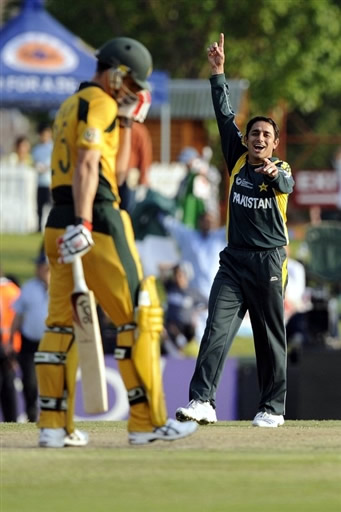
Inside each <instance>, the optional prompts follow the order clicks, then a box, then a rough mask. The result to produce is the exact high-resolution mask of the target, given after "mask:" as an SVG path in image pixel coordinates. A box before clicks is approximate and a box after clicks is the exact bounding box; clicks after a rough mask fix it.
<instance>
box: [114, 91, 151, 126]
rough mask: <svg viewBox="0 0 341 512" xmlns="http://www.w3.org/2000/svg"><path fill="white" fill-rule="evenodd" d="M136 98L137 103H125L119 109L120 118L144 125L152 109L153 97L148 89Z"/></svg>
mask: <svg viewBox="0 0 341 512" xmlns="http://www.w3.org/2000/svg"><path fill="white" fill-rule="evenodd" d="M136 96H137V98H136V100H135V101H133V102H131V103H129V104H126V103H124V104H122V105H120V106H119V107H118V117H120V118H125V119H131V120H132V121H137V122H138V123H143V122H144V120H145V119H146V117H147V114H148V111H149V109H150V105H151V103H152V97H151V94H150V92H149V91H148V90H147V89H143V90H142V91H139V92H138V93H137V94H136Z"/></svg>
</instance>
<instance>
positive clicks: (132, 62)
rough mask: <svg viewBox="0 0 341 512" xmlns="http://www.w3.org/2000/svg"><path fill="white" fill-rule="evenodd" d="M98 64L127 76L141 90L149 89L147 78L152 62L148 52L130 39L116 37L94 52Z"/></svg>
mask: <svg viewBox="0 0 341 512" xmlns="http://www.w3.org/2000/svg"><path fill="white" fill-rule="evenodd" d="M96 57H97V59H98V61H99V62H101V63H102V64H105V65H107V66H109V67H112V68H117V69H120V70H121V71H123V75H124V74H129V75H130V76H131V77H132V78H133V80H134V82H135V83H136V84H137V85H139V86H140V87H141V89H149V85H148V82H147V78H148V77H149V75H150V74H151V72H152V69H153V61H152V56H151V54H150V53H149V50H147V48H146V47H145V46H144V45H143V44H141V43H140V42H139V41H136V40H135V39H131V38H130V37H116V38H114V39H111V40H110V41H108V42H106V43H105V44H104V45H103V46H101V48H99V50H98V51H97V52H96Z"/></svg>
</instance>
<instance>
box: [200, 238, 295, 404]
mask: <svg viewBox="0 0 341 512" xmlns="http://www.w3.org/2000/svg"><path fill="white" fill-rule="evenodd" d="M286 283H287V256H286V252H285V249H284V248H283V247H280V248H275V249H273V250H267V251H247V250H239V249H232V248H229V247H226V248H225V249H224V250H223V251H222V252H221V253H220V267H219V270H218V272H217V275H216V277H215V279H214V281H213V285H212V289H211V293H210V299H209V309H208V318H207V323H206V328H205V331H204V335H203V338H202V341H201V345H200V350H199V354H198V358H197V362H196V368H195V371H194V375H193V377H192V380H191V383H190V400H192V399H195V400H203V401H210V402H211V404H212V405H213V407H215V396H216V390H217V387H218V384H219V380H220V377H221V374H222V371H223V368H224V363H225V360H226V357H227V353H228V350H229V348H230V346H231V344H232V341H233V339H234V337H235V335H236V334H237V332H238V329H239V327H240V324H241V322H242V320H243V318H244V316H245V313H246V311H247V310H248V311H249V314H250V320H251V325H252V331H253V336H254V344H255V353H256V362H257V374H258V382H259V388H260V401H259V407H258V410H259V411H267V412H270V413H272V414H284V413H285V398H286V368H287V348H286V334H285V324H284V305H283V299H284V290H285V286H286Z"/></svg>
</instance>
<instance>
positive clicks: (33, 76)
mask: <svg viewBox="0 0 341 512" xmlns="http://www.w3.org/2000/svg"><path fill="white" fill-rule="evenodd" d="M0 66H1V67H0V71H1V74H0V100H1V106H2V107H17V108H23V109H25V108H30V109H31V108H37V109H46V108H54V107H58V105H59V104H60V103H61V102H62V101H63V100H64V99H65V98H66V97H67V96H69V95H70V94H72V93H73V92H74V91H75V90H76V88H77V86H78V84H79V82H80V81H82V80H85V79H89V78H91V76H92V74H93V72H94V71H95V66H96V59H95V58H94V56H93V52H92V50H91V49H89V48H88V47H86V45H85V44H84V43H83V42H82V41H81V40H80V39H79V38H78V37H76V36H75V35H73V34H72V33H70V32H69V31H68V30H67V29H66V28H64V27H63V26H62V25H61V24H60V23H59V22H58V21H56V20H55V19H54V18H53V17H52V16H51V15H50V14H49V13H48V12H47V11H46V10H45V9H44V8H43V1H42V0H25V1H24V2H23V7H22V10H21V12H20V13H19V15H18V16H16V17H14V18H12V19H11V20H10V21H9V22H8V23H7V24H6V25H5V26H4V27H3V28H2V30H1V34H0Z"/></svg>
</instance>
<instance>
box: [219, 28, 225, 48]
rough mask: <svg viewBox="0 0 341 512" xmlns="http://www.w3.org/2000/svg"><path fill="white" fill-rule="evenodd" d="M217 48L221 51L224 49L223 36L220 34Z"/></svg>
mask: <svg viewBox="0 0 341 512" xmlns="http://www.w3.org/2000/svg"><path fill="white" fill-rule="evenodd" d="M219 48H220V49H221V50H223V49H224V34H223V33H222V32H221V34H220V36H219Z"/></svg>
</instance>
